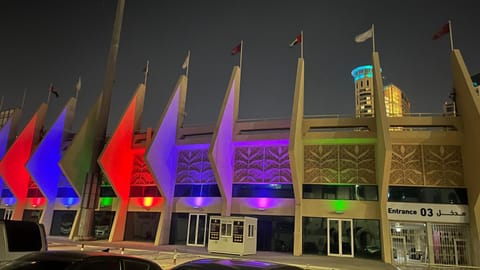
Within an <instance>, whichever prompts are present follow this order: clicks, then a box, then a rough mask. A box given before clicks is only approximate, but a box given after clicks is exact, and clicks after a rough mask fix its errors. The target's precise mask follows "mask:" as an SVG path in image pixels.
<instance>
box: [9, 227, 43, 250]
mask: <svg viewBox="0 0 480 270" xmlns="http://www.w3.org/2000/svg"><path fill="white" fill-rule="evenodd" d="M4 222H5V230H6V233H7V239H8V251H10V252H18V251H39V250H41V249H42V234H43V231H42V228H41V227H40V225H38V224H37V223H35V222H24V221H13V220H9V221H7V220H6V221H4Z"/></svg>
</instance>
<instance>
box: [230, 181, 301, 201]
mask: <svg viewBox="0 0 480 270" xmlns="http://www.w3.org/2000/svg"><path fill="white" fill-rule="evenodd" d="M232 197H239V198H258V197H262V198H293V185H291V184H234V185H233V191H232Z"/></svg>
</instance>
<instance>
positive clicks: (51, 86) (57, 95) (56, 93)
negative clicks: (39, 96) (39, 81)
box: [50, 84, 60, 98]
mask: <svg viewBox="0 0 480 270" xmlns="http://www.w3.org/2000/svg"><path fill="white" fill-rule="evenodd" d="M50 93H52V94H54V95H55V97H56V98H58V97H60V94H59V93H58V92H57V91H56V90H55V87H54V86H53V84H52V85H50Z"/></svg>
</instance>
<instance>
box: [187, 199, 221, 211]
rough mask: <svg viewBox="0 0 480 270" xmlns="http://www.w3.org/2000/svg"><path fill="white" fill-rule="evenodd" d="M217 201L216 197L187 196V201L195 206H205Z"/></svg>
mask: <svg viewBox="0 0 480 270" xmlns="http://www.w3.org/2000/svg"><path fill="white" fill-rule="evenodd" d="M214 201H215V198H214V197H187V198H185V203H186V204H188V205H189V206H191V207H193V208H205V207H207V206H210V205H212V204H213V202H214Z"/></svg>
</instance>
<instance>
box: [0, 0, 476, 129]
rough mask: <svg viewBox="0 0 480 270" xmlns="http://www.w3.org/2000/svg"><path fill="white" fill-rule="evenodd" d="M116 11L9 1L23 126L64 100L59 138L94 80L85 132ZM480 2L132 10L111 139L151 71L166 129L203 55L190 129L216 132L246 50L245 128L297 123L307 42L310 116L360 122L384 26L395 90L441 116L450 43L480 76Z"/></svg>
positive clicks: (11, 89)
mask: <svg viewBox="0 0 480 270" xmlns="http://www.w3.org/2000/svg"><path fill="white" fill-rule="evenodd" d="M115 8H116V1H114V0H42V1H38V0H6V1H2V6H1V8H0V38H1V43H0V96H4V98H5V102H4V106H3V108H4V109H5V108H8V107H14V106H19V105H20V104H21V100H22V96H23V91H24V89H27V97H26V103H25V107H24V110H23V115H22V126H21V128H23V126H24V125H25V123H26V122H27V121H28V120H29V119H30V118H31V116H32V115H33V113H34V112H35V111H36V110H37V108H38V107H39V106H40V104H41V102H44V101H46V100H47V96H48V90H49V85H50V83H53V84H54V86H55V88H56V89H57V91H58V92H59V93H60V97H59V98H54V97H53V96H52V98H51V101H50V107H49V111H48V114H47V120H46V127H47V128H49V127H50V126H51V125H52V124H53V121H54V120H55V119H56V117H57V116H58V114H59V113H60V111H61V110H62V108H63V106H64V105H65V103H66V102H67V101H68V99H69V98H70V97H71V96H73V95H74V94H75V90H74V89H75V84H76V82H77V79H78V77H79V76H81V77H82V90H81V91H80V95H79V101H78V102H79V103H78V107H77V113H76V115H75V119H74V129H75V131H76V130H78V127H79V126H80V125H81V123H82V122H83V120H84V118H85V117H86V115H87V113H88V111H89V109H90V108H91V106H92V105H93V104H94V102H95V100H96V99H97V98H98V96H99V94H100V92H101V88H102V86H103V81H104V76H105V69H106V62H107V54H108V51H109V47H110V42H111V36H112V26H113V21H114V13H115ZM479 13H480V1H478V0H470V1H459V0H448V1H438V0H426V1H418V0H406V1H405V0H404V1H384V0H375V1H373V0H365V1H336V0H322V1H306V0H295V1H293V0H291V1H279V0H276V1H274V0H247V1H245V0H243V1H233V0H218V1H213V0H212V1H205V0H203V1H202V0H169V1H160V0H156V1H154V0H126V6H125V16H124V20H123V29H122V35H121V42H120V51H119V55H118V62H117V73H116V82H115V86H114V89H113V96H112V106H111V111H110V121H109V125H108V129H109V132H111V131H112V130H113V129H114V128H115V127H116V126H117V124H118V121H119V118H120V116H121V115H122V113H123V112H124V110H125V108H126V106H127V104H128V102H129V100H130V98H131V96H132V94H133V93H134V91H135V89H136V86H137V85H138V83H141V82H142V81H143V68H144V66H145V63H146V61H147V60H149V61H150V76H149V81H148V85H147V92H146V98H145V106H144V114H143V123H142V128H143V129H145V128H147V127H154V128H155V127H156V126H157V124H158V121H159V118H160V115H161V113H162V111H163V109H164V108H165V105H166V103H167V100H168V98H169V96H170V94H171V93H172V90H173V87H174V86H175V84H176V82H177V80H178V77H179V76H180V74H182V72H183V71H182V68H181V66H182V64H183V61H184V59H185V57H186V54H187V51H188V50H191V57H190V70H189V85H188V93H187V104H186V112H187V116H186V119H185V121H186V125H197V124H211V123H214V122H216V120H217V117H218V114H219V110H220V106H221V102H222V101H223V97H224V95H225V91H226V87H227V84H228V81H229V78H230V75H231V72H232V67H233V66H234V65H237V64H238V62H239V57H238V55H236V56H231V55H230V51H231V49H232V48H233V47H235V46H236V45H237V44H238V43H239V42H240V40H242V39H243V40H244V47H243V66H242V81H241V91H240V112H239V117H240V118H241V119H251V118H255V119H258V118H289V117H290V114H291V109H292V103H293V91H294V81H295V73H296V64H297V58H298V57H299V55H300V46H298V45H297V46H296V47H294V48H289V46H288V45H289V43H290V42H291V41H292V40H293V39H294V38H295V37H296V36H297V35H298V34H299V33H300V31H301V30H303V32H304V58H305V114H306V115H313V114H315V115H325V114H346V115H352V114H353V113H354V110H355V107H354V86H353V78H352V77H351V75H350V72H351V70H352V69H353V68H355V67H357V66H360V65H365V64H371V50H372V43H371V40H368V41H366V42H364V43H360V44H358V43H355V42H354V37H355V35H357V34H360V33H362V32H364V31H365V30H367V29H368V28H369V27H370V26H371V24H372V23H373V24H375V40H376V47H377V51H378V52H379V54H380V61H381V64H382V70H383V75H384V80H385V81H384V83H385V84H387V83H394V84H396V85H397V86H398V87H400V88H401V89H402V90H403V91H404V93H406V95H407V96H408V98H409V99H410V101H411V103H412V112H422V113H440V112H441V111H442V104H443V102H444V101H445V100H447V99H448V94H449V93H450V92H451V89H452V76H451V73H450V44H449V38H448V35H447V36H444V37H443V38H441V39H440V40H432V36H433V34H434V33H435V32H437V31H439V30H440V28H441V26H442V25H443V24H445V23H446V22H447V21H448V20H449V19H450V20H452V26H453V38H454V45H455V48H458V49H460V51H461V53H462V55H463V57H464V60H465V62H466V64H467V67H468V69H469V71H470V72H471V73H472V74H475V73H479V72H480V16H479Z"/></svg>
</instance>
